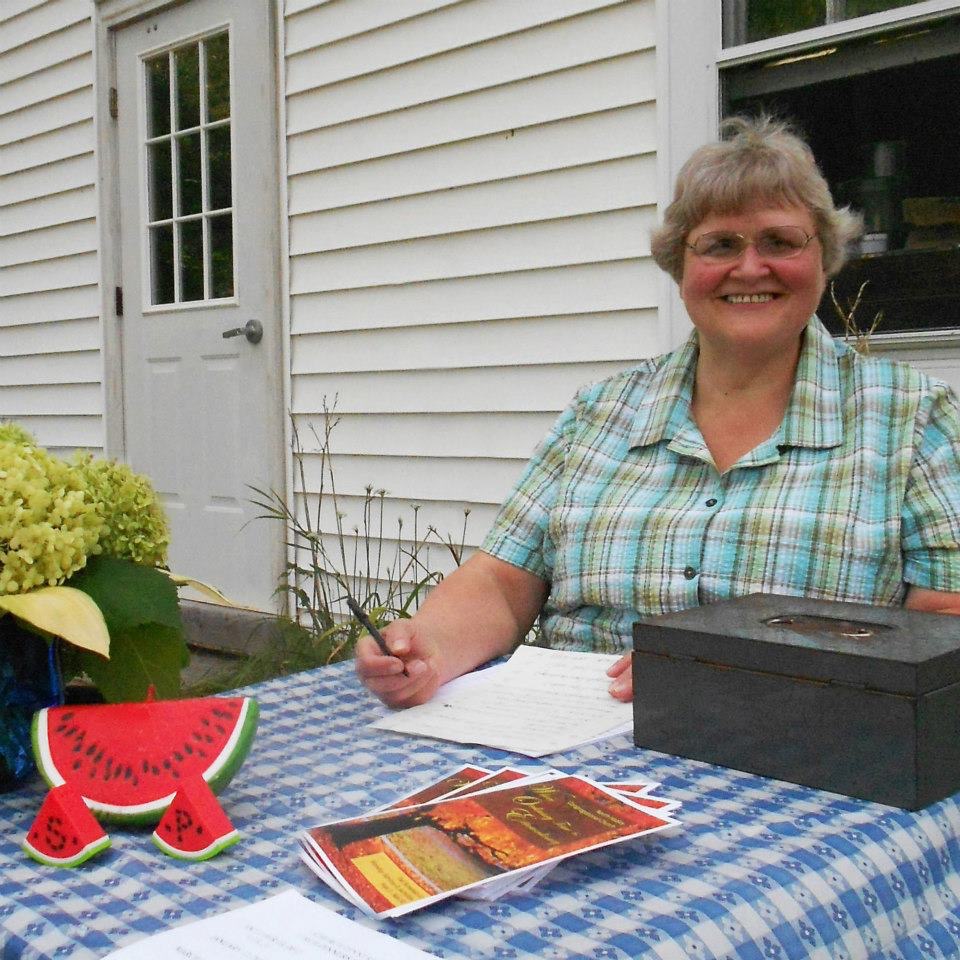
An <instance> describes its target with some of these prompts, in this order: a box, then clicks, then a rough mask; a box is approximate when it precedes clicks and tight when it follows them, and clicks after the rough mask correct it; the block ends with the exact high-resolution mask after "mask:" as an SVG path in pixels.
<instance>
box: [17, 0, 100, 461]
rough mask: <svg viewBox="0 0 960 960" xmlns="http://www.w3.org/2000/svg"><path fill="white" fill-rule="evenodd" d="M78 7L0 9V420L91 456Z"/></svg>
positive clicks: (89, 102) (88, 245)
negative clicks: (86, 450) (16, 423)
mask: <svg viewBox="0 0 960 960" xmlns="http://www.w3.org/2000/svg"><path fill="white" fill-rule="evenodd" d="M92 12H93V8H92V4H91V3H90V2H89V0H47V2H45V3H29V2H23V0H16V2H10V3H7V2H4V3H3V4H0V418H4V419H16V420H18V421H19V422H21V423H23V425H24V426H25V427H27V429H29V430H31V431H32V432H33V433H34V434H35V435H36V437H37V439H38V440H39V441H40V442H41V443H43V444H45V445H46V446H48V447H50V448H51V449H53V450H56V451H60V452H67V451H69V450H70V449H72V448H76V447H87V448H90V449H94V450H99V449H100V448H102V444H103V439H102V434H103V387H102V380H103V360H102V355H101V332H100V322H99V312H100V290H99V282H100V265H99V254H98V226H97V220H96V216H97V209H96V195H95V184H96V179H97V178H96V169H97V165H96V157H95V153H94V150H95V138H94V129H93V112H94V93H93V81H94V63H93V40H94V31H93V24H92Z"/></svg>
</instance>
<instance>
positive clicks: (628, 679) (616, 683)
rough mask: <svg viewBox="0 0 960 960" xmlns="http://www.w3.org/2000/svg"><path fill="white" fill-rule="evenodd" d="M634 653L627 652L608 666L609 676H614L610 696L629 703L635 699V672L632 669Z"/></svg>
mask: <svg viewBox="0 0 960 960" xmlns="http://www.w3.org/2000/svg"><path fill="white" fill-rule="evenodd" d="M631 663H632V654H629V653H625V654H624V655H623V656H622V657H621V658H620V659H619V660H618V661H617V662H616V663H615V664H614V665H613V666H612V667H607V676H608V677H612V678H613V683H611V684H610V687H609V689H610V696H611V697H614V698H615V699H616V700H622V701H623V702H624V703H628V702H629V701H630V700H632V699H633V672H632V671H631V669H630V665H631Z"/></svg>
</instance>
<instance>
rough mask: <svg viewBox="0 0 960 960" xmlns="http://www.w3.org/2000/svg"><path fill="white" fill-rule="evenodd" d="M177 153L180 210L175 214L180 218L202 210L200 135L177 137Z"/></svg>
mask: <svg viewBox="0 0 960 960" xmlns="http://www.w3.org/2000/svg"><path fill="white" fill-rule="evenodd" d="M177 153H178V155H179V158H180V163H179V170H178V181H179V187H180V209H179V210H178V211H177V213H178V214H179V215H180V216H189V215H190V214H191V213H200V211H201V210H202V209H203V192H202V187H201V177H202V169H203V168H202V166H201V163H200V134H199V133H188V134H187V135H186V136H185V137H178V138H177Z"/></svg>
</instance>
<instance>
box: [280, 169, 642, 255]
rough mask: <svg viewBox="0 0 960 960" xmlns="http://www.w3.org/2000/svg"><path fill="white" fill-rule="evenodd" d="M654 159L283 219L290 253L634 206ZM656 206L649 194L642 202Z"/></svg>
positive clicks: (564, 171)
mask: <svg viewBox="0 0 960 960" xmlns="http://www.w3.org/2000/svg"><path fill="white" fill-rule="evenodd" d="M654 166H655V157H654V156H653V155H652V154H647V155H645V156H641V157H624V158H621V159H616V160H610V161H607V162H606V164H605V165H604V167H603V169H602V170H600V169H598V164H593V163H591V164H584V165H581V166H576V167H567V168H564V169H562V170H548V171H546V172H543V173H531V174H528V175H526V176H522V177H513V178H512V179H507V180H495V181H488V182H486V183H479V184H470V185H468V186H463V187H458V188H455V189H449V190H443V191H433V192H431V193H426V194H424V193H419V194H415V195H414V196H407V197H396V198H392V199H390V200H382V201H376V202H371V203H363V204H355V205H352V206H349V207H340V208H339V209H335V210H324V211H321V212H318V213H307V214H302V215H300V216H295V217H291V219H290V252H291V254H293V255H294V256H296V255H297V254H299V253H304V252H307V251H316V252H320V251H325V250H340V249H344V248H346V247H359V246H363V245H366V244H375V243H384V242H388V241H396V240H411V239H414V238H416V237H423V236H437V235H440V234H450V233H455V232H461V231H465V230H482V229H486V228H489V227H499V226H506V225H508V224H520V223H528V222H534V221H538V220H554V219H557V218H558V217H570V216H578V215H582V214H590V213H595V212H597V211H601V210H606V211H609V210H621V209H629V208H632V207H636V205H637V202H638V199H639V198H638V194H637V184H638V183H652V182H653V181H654V178H655V176H656V172H655V169H654ZM643 199H644V200H645V201H646V202H647V203H651V204H652V203H655V202H656V197H654V196H651V197H644V198H643Z"/></svg>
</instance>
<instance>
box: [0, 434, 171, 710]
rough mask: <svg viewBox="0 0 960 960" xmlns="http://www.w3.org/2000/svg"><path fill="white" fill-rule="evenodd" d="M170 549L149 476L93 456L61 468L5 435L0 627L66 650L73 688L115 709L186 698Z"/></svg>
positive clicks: (0, 461)
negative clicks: (121, 704) (154, 698)
mask: <svg viewBox="0 0 960 960" xmlns="http://www.w3.org/2000/svg"><path fill="white" fill-rule="evenodd" d="M169 542H170V535H169V528H168V525H167V521H166V517H165V515H164V512H163V508H162V506H161V504H160V502H159V500H158V499H157V496H156V493H155V492H154V490H153V487H152V486H151V484H150V481H149V480H148V479H147V478H146V477H144V476H140V475H138V474H136V473H134V472H133V471H132V470H131V469H130V467H128V466H126V465H124V464H121V463H117V462H115V461H111V460H105V459H100V458H95V457H93V456H91V455H90V454H89V453H79V454H76V455H75V456H74V457H73V458H72V459H71V460H69V461H67V460H62V459H60V458H58V457H56V456H54V455H52V454H51V453H49V452H48V451H47V450H45V449H44V448H43V447H41V446H39V445H38V444H37V443H36V441H35V440H34V438H33V437H32V436H31V435H30V434H29V433H28V432H27V431H26V430H24V429H23V428H22V427H20V426H18V425H17V424H13V423H5V424H0V616H3V615H4V614H6V615H7V616H3V620H5V621H7V620H9V619H10V617H12V618H13V619H14V620H15V621H16V622H17V625H18V626H19V627H21V628H24V629H26V630H27V631H29V632H31V633H33V634H40V635H41V636H44V637H48V638H49V637H59V638H60V639H62V640H63V641H65V643H64V644H63V645H61V650H60V662H61V666H62V671H63V676H64V678H65V679H68V680H69V679H72V678H74V677H85V678H87V679H89V680H91V681H92V682H93V683H94V684H95V685H96V687H97V688H98V689H99V691H100V693H101V694H102V695H103V696H104V698H105V699H107V700H109V701H120V700H138V699H143V697H144V696H145V694H146V692H147V689H148V687H149V686H151V685H153V686H154V687H155V688H156V692H157V694H158V695H159V696H160V697H175V696H176V695H177V694H178V693H179V690H180V671H181V669H182V668H183V667H184V666H185V665H186V662H187V659H188V653H187V647H186V642H185V639H184V635H183V625H182V622H181V619H180V608H179V601H178V597H177V588H176V585H175V583H174V580H173V579H172V578H171V576H170V575H169V573H168V572H167V571H166V569H165V563H166V554H167V547H168V545H169ZM6 633H7V634H8V639H7V642H8V643H9V642H10V640H9V634H10V631H9V629H8V630H6Z"/></svg>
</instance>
